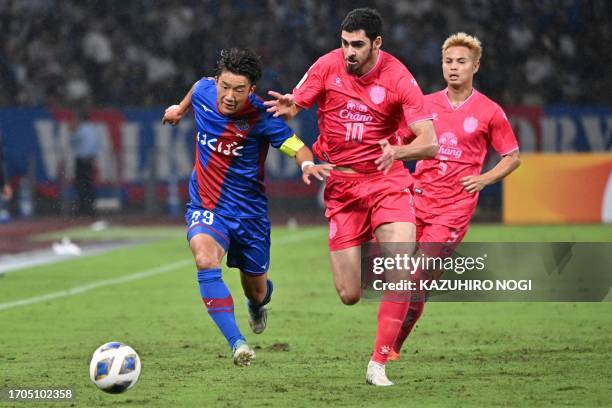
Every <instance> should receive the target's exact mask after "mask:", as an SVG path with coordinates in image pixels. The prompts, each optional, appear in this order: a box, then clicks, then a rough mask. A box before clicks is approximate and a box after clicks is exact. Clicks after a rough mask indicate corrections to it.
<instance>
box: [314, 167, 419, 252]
mask: <svg viewBox="0 0 612 408" xmlns="http://www.w3.org/2000/svg"><path fill="white" fill-rule="evenodd" d="M398 164H399V163H398ZM411 180H412V179H411V178H410V174H409V173H408V170H406V169H404V167H403V166H394V168H393V169H392V170H391V172H389V174H387V175H383V174H382V173H380V172H377V173H374V174H363V173H357V174H355V173H345V172H341V171H337V170H334V171H332V172H331V175H330V176H329V177H328V179H327V185H326V186H325V206H326V210H325V217H326V218H327V220H328V221H329V249H330V251H337V250H340V249H345V248H350V247H353V246H358V245H361V244H363V243H364V242H368V241H370V240H371V239H372V237H373V235H374V231H375V230H376V228H378V227H379V226H380V225H382V224H386V223H390V222H410V223H413V224H414V223H415V217H414V205H413V202H412V193H411V192H410V186H411Z"/></svg>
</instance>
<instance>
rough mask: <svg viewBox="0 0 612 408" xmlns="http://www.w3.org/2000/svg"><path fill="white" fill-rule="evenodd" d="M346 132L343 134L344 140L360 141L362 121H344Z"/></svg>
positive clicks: (361, 137)
mask: <svg viewBox="0 0 612 408" xmlns="http://www.w3.org/2000/svg"><path fill="white" fill-rule="evenodd" d="M344 126H345V127H346V134H345V135H344V141H345V142H354V143H361V140H362V139H363V127H364V126H363V123H362V122H350V123H345V124H344Z"/></svg>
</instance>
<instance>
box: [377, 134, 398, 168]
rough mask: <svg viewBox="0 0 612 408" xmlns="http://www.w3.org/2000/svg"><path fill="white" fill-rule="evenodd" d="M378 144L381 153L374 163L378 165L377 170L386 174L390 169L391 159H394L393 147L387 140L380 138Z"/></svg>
mask: <svg viewBox="0 0 612 408" xmlns="http://www.w3.org/2000/svg"><path fill="white" fill-rule="evenodd" d="M378 144H380V148H381V149H382V154H381V155H380V157H379V158H378V159H376V160H375V161H374V164H376V165H377V166H378V170H379V171H382V172H383V173H384V174H387V173H389V170H391V166H393V160H395V149H394V148H393V146H391V144H390V143H389V141H388V140H381V141H380V142H378Z"/></svg>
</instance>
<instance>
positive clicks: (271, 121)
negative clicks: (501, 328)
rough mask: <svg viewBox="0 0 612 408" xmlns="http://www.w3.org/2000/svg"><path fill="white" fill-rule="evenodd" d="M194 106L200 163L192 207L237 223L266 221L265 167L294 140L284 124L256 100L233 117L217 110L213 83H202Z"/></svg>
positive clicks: (195, 172) (195, 92)
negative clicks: (274, 152) (240, 220)
mask: <svg viewBox="0 0 612 408" xmlns="http://www.w3.org/2000/svg"><path fill="white" fill-rule="evenodd" d="M191 105H192V107H193V111H194V113H195V122H196V131H197V134H196V157H195V165H194V168H193V173H192V174H191V180H190V183H189V196H190V199H191V204H193V205H197V206H199V207H202V208H205V209H208V210H211V211H214V212H215V213H218V214H220V215H225V216H231V217H237V218H255V217H261V216H266V215H267V212H268V200H267V198H266V196H265V184H264V162H265V160H266V156H267V154H268V147H269V146H270V145H272V146H273V147H275V148H279V147H280V146H281V145H282V144H283V143H284V142H285V140H287V139H289V138H290V137H291V136H292V135H293V130H291V128H289V126H287V124H286V123H285V122H284V121H283V120H282V119H281V118H275V117H273V116H272V115H271V114H270V113H268V112H266V107H265V106H264V104H263V100H262V99H261V98H259V97H258V96H256V95H255V94H251V95H250V96H249V98H248V100H247V102H246V105H245V107H244V108H243V109H242V110H241V111H240V112H238V113H236V114H235V115H232V116H224V115H223V114H221V113H220V112H219V110H218V108H217V89H216V87H215V81H214V79H213V78H202V79H200V80H199V81H198V82H197V83H196V85H195V88H194V90H193V94H192V96H191Z"/></svg>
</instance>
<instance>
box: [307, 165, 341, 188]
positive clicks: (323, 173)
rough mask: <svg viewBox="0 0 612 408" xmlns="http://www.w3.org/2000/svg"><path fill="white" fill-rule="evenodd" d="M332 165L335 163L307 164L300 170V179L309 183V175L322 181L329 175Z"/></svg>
mask: <svg viewBox="0 0 612 408" xmlns="http://www.w3.org/2000/svg"><path fill="white" fill-rule="evenodd" d="M334 167H335V165H333V164H315V165H312V166H307V167H305V168H304V171H303V172H302V180H303V181H304V183H306V184H308V185H310V176H314V177H315V178H316V179H317V180H319V181H323V180H324V179H325V178H326V177H327V176H329V172H330V171H332V169H333V168H334Z"/></svg>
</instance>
